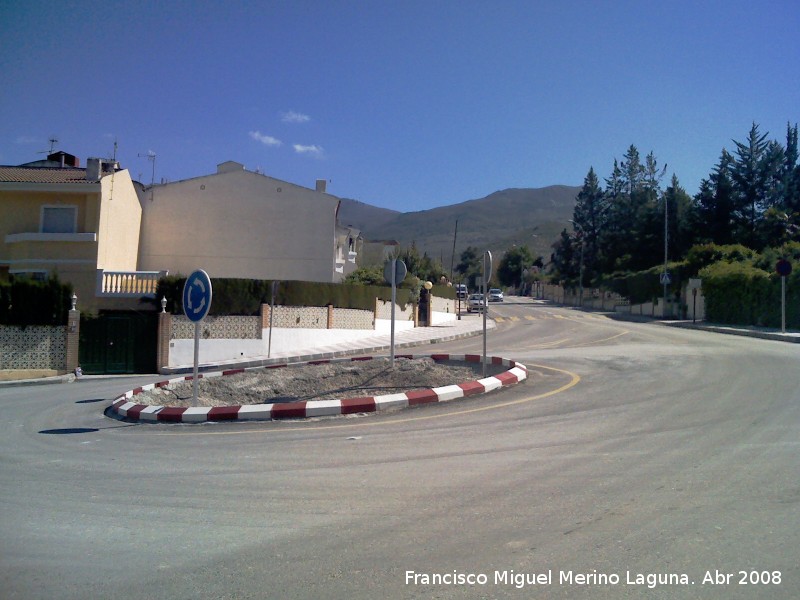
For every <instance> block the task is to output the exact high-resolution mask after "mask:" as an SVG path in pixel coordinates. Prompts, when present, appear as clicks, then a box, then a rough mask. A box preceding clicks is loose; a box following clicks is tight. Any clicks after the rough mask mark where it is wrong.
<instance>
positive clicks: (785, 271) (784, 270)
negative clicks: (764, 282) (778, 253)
mask: <svg viewBox="0 0 800 600" xmlns="http://www.w3.org/2000/svg"><path fill="white" fill-rule="evenodd" d="M775 270H776V271H777V272H778V275H780V276H781V333H786V278H787V277H788V276H789V275H791V274H792V263H790V262H789V261H788V260H786V259H785V258H782V259H780V260H779V261H778V262H777V264H776V265H775Z"/></svg>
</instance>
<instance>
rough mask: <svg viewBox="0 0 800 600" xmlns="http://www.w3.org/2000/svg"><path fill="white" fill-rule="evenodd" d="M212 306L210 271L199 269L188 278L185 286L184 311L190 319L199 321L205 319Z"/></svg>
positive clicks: (195, 321)
mask: <svg viewBox="0 0 800 600" xmlns="http://www.w3.org/2000/svg"><path fill="white" fill-rule="evenodd" d="M210 308H211V279H210V278H209V277H208V273H206V272H205V271H203V270H202V269H198V270H197V271H195V272H194V273H192V274H191V275H189V277H188V278H187V279H186V283H185V284H184V286H183V313H184V314H185V315H186V316H187V317H188V318H189V320H190V321H192V322H194V323H198V322H200V321H202V320H203V319H205V317H206V315H207V314H208V311H209V309H210Z"/></svg>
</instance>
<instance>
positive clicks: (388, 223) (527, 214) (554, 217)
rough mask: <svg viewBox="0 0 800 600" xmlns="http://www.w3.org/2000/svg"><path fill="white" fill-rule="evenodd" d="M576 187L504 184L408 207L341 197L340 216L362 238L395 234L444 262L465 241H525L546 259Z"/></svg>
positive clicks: (496, 245) (486, 245)
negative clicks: (399, 208)
mask: <svg viewBox="0 0 800 600" xmlns="http://www.w3.org/2000/svg"><path fill="white" fill-rule="evenodd" d="M580 189H581V188H580V187H579V186H568V185H559V184H556V185H550V186H546V187H542V188H506V189H503V190H497V191H495V192H492V193H491V194H489V195H487V196H484V197H483V198H474V199H470V200H465V201H464V202H459V203H457V204H451V205H447V206H439V207H435V208H431V209H427V210H421V211H413V212H407V213H404V212H399V211H393V210H390V209H384V208H379V207H375V206H372V205H369V204H367V203H365V202H361V201H357V200H352V199H342V205H341V208H340V214H339V221H340V223H342V224H346V225H352V226H354V227H357V228H358V229H360V230H361V234H362V236H363V238H364V239H365V240H371V241H373V240H384V241H386V240H396V241H398V242H399V243H400V244H401V246H403V247H406V246H409V245H411V244H412V243H413V244H415V245H416V247H417V249H418V250H419V251H420V253H427V254H428V256H430V257H431V258H438V259H440V260H441V261H442V264H443V265H444V266H445V267H446V268H447V267H449V266H450V265H451V262H453V261H454V262H456V263H457V262H458V258H459V256H460V254H461V252H462V251H463V250H464V249H466V248H467V247H468V246H475V247H477V248H479V249H487V250H491V251H492V252H493V253H499V252H502V251H504V250H507V249H508V248H510V247H511V246H512V245H514V244H517V245H523V244H524V245H527V246H528V247H529V248H531V250H532V252H533V253H534V254H535V255H541V256H543V257H545V260H548V259H549V256H550V252H551V248H550V247H551V245H552V243H553V241H555V239H556V238H557V237H558V235H559V233H560V232H561V230H562V229H564V228H565V227H569V225H570V223H569V220H570V219H571V218H572V214H573V209H574V207H575V198H576V196H577V194H578V192H579V191H580ZM456 221H458V232H457V234H456ZM454 236H455V257H453V241H454Z"/></svg>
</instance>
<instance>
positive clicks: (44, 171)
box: [0, 166, 91, 183]
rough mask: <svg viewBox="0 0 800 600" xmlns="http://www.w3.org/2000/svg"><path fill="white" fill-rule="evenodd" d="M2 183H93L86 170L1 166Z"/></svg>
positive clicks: (0, 178) (0, 176) (0, 180)
mask: <svg viewBox="0 0 800 600" xmlns="http://www.w3.org/2000/svg"><path fill="white" fill-rule="evenodd" d="M0 183H91V182H87V181H86V169H73V168H63V169H62V168H46V167H3V166H0Z"/></svg>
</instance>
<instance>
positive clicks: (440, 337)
mask: <svg viewBox="0 0 800 600" xmlns="http://www.w3.org/2000/svg"><path fill="white" fill-rule="evenodd" d="M495 326H496V324H495V322H494V321H492V320H491V319H488V320H487V322H486V328H487V329H493V328H494V327H495ZM481 333H483V318H482V317H481V315H462V318H461V320H456V321H450V322H449V323H443V324H441V325H432V326H430V327H416V328H414V329H409V330H405V331H398V332H395V339H394V346H395V352H397V351H398V350H400V349H402V348H412V347H415V346H422V345H425V344H438V343H440V342H449V341H451V340H458V339H461V338H465V337H471V336H474V335H480V334H481ZM390 352H391V334H389V333H387V334H381V335H375V336H372V337H367V338H361V339H358V340H352V341H347V342H342V343H339V344H332V345H329V346H319V347H316V348H306V349H300V350H296V351H292V352H283V353H276V354H273V356H271V357H270V358H267V357H264V356H262V357H258V358H248V359H245V360H233V361H228V362H217V363H213V364H211V363H204V362H202V355H201V357H200V358H201V363H200V366H199V370H200V371H201V372H203V371H219V370H220V369H234V368H236V369H240V368H247V367H262V366H268V365H275V364H284V363H287V362H306V361H310V360H325V359H328V358H337V357H341V356H348V355H352V354H373V353H385V354H389V353H390ZM191 372H192V365H180V366H177V367H168V368H165V369H162V373H163V374H165V375H173V374H184V373H191Z"/></svg>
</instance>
